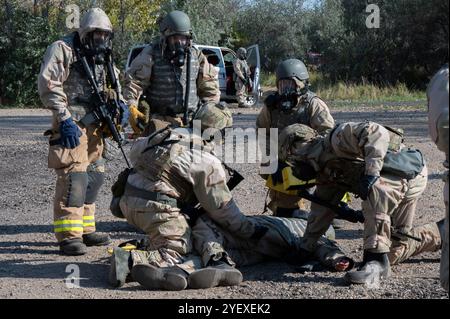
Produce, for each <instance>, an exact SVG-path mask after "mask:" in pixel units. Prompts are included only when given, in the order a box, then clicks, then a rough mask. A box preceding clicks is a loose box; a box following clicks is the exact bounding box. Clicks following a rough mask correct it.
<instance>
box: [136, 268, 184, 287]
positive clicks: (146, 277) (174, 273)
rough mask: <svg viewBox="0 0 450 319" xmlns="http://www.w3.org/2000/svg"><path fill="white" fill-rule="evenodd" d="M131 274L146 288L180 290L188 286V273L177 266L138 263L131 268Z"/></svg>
mask: <svg viewBox="0 0 450 319" xmlns="http://www.w3.org/2000/svg"><path fill="white" fill-rule="evenodd" d="M131 274H132V276H133V279H134V280H135V281H137V282H138V283H140V284H141V285H142V286H144V287H145V288H146V289H162V290H170V291H179V290H183V289H186V287H187V280H186V278H187V276H188V275H187V273H185V272H184V271H183V270H182V269H180V268H178V267H176V266H174V267H169V268H159V267H155V266H153V265H150V264H137V265H136V266H134V267H133V268H132V269H131Z"/></svg>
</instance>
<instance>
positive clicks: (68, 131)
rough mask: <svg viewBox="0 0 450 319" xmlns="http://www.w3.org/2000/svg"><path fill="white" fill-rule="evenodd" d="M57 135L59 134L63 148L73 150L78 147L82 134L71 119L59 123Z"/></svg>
mask: <svg viewBox="0 0 450 319" xmlns="http://www.w3.org/2000/svg"><path fill="white" fill-rule="evenodd" d="M59 133H60V134H61V145H62V146H63V147H65V148H75V147H77V146H78V145H80V136H81V135H82V133H81V131H80V129H79V128H78V126H77V125H76V124H75V122H74V121H73V120H72V118H71V117H69V118H68V119H67V120H65V121H62V122H61V123H59Z"/></svg>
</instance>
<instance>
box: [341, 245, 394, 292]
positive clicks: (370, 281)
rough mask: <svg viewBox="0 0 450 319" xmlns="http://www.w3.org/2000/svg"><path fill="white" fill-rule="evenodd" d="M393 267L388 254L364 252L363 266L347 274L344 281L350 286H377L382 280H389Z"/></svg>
mask: <svg viewBox="0 0 450 319" xmlns="http://www.w3.org/2000/svg"><path fill="white" fill-rule="evenodd" d="M390 275H391V267H390V265H389V259H388V256H387V253H371V252H369V251H364V259H363V262H362V264H361V266H359V267H358V269H357V270H355V271H350V272H348V273H346V274H345V276H344V280H345V281H347V282H348V283H349V284H366V285H377V284H378V283H379V282H380V281H381V280H382V279H386V278H389V276H390Z"/></svg>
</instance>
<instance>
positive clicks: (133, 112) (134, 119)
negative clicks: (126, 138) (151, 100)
mask: <svg viewBox="0 0 450 319" xmlns="http://www.w3.org/2000/svg"><path fill="white" fill-rule="evenodd" d="M128 110H129V112H130V118H129V119H130V125H131V128H132V129H133V131H134V133H136V134H141V133H142V132H143V130H142V129H141V128H140V127H139V121H140V120H142V121H145V120H146V117H145V115H144V114H143V113H142V112H141V111H139V110H138V108H137V106H136V105H131V106H130V107H129V109H128Z"/></svg>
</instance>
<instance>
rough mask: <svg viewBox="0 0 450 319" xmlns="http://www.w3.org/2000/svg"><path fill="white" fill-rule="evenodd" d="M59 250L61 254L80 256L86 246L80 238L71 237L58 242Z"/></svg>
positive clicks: (84, 251)
mask: <svg viewBox="0 0 450 319" xmlns="http://www.w3.org/2000/svg"><path fill="white" fill-rule="evenodd" d="M59 251H60V252H61V253H62V254H63V255H68V256H80V255H84V254H86V253H87V248H86V245H85V244H83V241H82V240H81V238H71V239H64V240H63V241H62V242H60V243H59Z"/></svg>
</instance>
